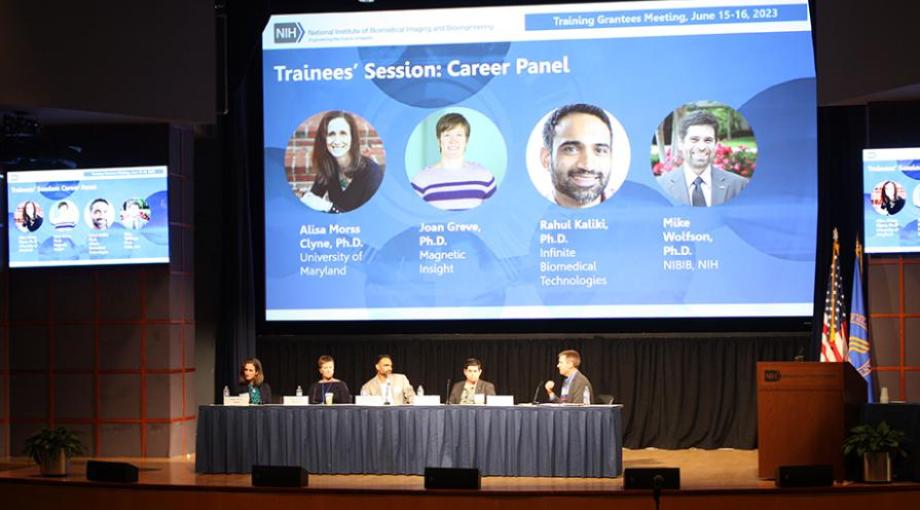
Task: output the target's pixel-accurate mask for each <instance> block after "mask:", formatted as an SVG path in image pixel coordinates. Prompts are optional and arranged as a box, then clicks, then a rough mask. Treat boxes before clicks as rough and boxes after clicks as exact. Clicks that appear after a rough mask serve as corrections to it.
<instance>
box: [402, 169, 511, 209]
mask: <svg viewBox="0 0 920 510" xmlns="http://www.w3.org/2000/svg"><path fill="white" fill-rule="evenodd" d="M412 187H413V188H414V189H415V191H416V192H417V193H418V194H419V196H421V197H422V199H424V200H425V201H426V202H428V203H429V204H431V205H433V206H435V207H437V208H438V209H444V210H447V211H465V210H467V209H472V208H474V207H476V206H478V205H479V204H481V203H482V201H483V200H485V199H487V198H489V197H491V196H492V194H493V193H495V177H494V176H493V175H492V172H490V171H488V170H486V168H485V167H483V166H482V165H480V164H479V163H474V162H472V161H466V162H464V164H463V168H452V169H446V168H436V167H435V166H434V165H432V166H429V167H427V168H425V169H423V170H422V171H421V172H419V173H417V174H415V177H413V178H412Z"/></svg>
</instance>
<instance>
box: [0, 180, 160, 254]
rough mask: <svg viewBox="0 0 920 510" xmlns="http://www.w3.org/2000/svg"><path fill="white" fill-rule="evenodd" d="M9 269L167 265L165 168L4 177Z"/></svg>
mask: <svg viewBox="0 0 920 510" xmlns="http://www.w3.org/2000/svg"><path fill="white" fill-rule="evenodd" d="M8 180H9V183H8V188H7V197H8V201H7V212H8V218H7V220H8V223H9V255H10V256H9V264H10V267H13V268H16V267H45V266H86V265H108V264H153V263H161V262H169V201H168V197H167V169H166V167H165V166H144V167H121V168H88V169H77V170H71V169H67V170H33V171H22V172H9V174H8Z"/></svg>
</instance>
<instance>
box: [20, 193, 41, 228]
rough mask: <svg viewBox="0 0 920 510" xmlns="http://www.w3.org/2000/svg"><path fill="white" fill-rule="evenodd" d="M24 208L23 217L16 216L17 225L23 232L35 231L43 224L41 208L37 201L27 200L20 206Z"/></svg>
mask: <svg viewBox="0 0 920 510" xmlns="http://www.w3.org/2000/svg"><path fill="white" fill-rule="evenodd" d="M20 209H21V210H22V213H21V214H22V216H21V218H16V226H17V227H19V230H22V231H23V232H35V231H36V230H38V228H39V227H41V226H42V222H43V221H44V219H43V218H42V211H41V208H40V207H39V206H38V204H36V203H35V202H33V201H31V200H27V201H25V202H23V203H22V205H21V206H20Z"/></svg>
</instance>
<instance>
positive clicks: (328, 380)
mask: <svg viewBox="0 0 920 510" xmlns="http://www.w3.org/2000/svg"><path fill="white" fill-rule="evenodd" d="M316 364H317V365H318V366H319V375H320V379H319V381H317V382H315V383H313V384H312V385H311V386H310V403H311V404H323V403H329V404H350V403H351V392H350V391H348V385H347V384H345V381H340V380H338V379H336V378H335V377H333V375H334V374H335V360H334V359H332V356H329V355H327V354H323V355H322V356H320V357H319V359H317V360H316Z"/></svg>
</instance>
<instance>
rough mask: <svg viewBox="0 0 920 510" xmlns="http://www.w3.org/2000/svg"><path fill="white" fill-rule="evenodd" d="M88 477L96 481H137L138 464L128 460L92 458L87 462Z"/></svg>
mask: <svg viewBox="0 0 920 510" xmlns="http://www.w3.org/2000/svg"><path fill="white" fill-rule="evenodd" d="M86 479H87V480H91V481H94V482H117V483H134V482H136V481H137V466H135V465H133V464H128V463H127V462H103V461H101V460H91V461H88V462H87V463H86Z"/></svg>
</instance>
